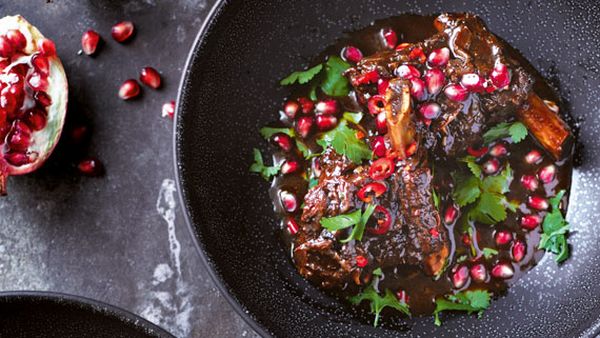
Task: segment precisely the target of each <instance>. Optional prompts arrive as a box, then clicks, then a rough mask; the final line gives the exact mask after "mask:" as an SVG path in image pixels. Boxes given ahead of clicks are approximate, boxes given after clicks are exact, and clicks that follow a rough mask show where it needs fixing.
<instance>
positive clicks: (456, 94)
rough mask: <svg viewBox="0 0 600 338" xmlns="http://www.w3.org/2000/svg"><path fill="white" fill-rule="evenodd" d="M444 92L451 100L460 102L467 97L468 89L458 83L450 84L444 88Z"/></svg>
mask: <svg viewBox="0 0 600 338" xmlns="http://www.w3.org/2000/svg"><path fill="white" fill-rule="evenodd" d="M444 94H445V95H446V97H448V98H449V99H450V100H452V101H456V102H462V101H464V100H466V99H467V97H469V91H467V90H466V89H465V88H463V86H461V85H459V84H450V85H448V86H446V88H445V89H444Z"/></svg>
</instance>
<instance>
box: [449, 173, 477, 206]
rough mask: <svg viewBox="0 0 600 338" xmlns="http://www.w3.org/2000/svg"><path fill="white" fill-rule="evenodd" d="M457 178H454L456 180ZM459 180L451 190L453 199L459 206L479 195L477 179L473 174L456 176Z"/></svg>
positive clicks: (473, 200)
mask: <svg viewBox="0 0 600 338" xmlns="http://www.w3.org/2000/svg"><path fill="white" fill-rule="evenodd" d="M456 180H457V179H455V181H456ZM458 180H460V181H459V182H456V183H457V187H456V189H454V191H453V192H452V197H453V198H454V201H456V203H458V205H459V206H461V207H464V206H465V205H468V204H471V203H473V202H475V201H476V200H477V199H478V198H479V196H480V195H481V189H480V188H479V179H478V178H477V177H474V176H470V177H468V178H458Z"/></svg>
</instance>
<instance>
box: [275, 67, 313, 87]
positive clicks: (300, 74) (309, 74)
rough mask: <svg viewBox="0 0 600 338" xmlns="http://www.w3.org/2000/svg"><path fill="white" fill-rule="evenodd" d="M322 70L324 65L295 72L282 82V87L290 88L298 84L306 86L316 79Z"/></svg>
mask: <svg viewBox="0 0 600 338" xmlns="http://www.w3.org/2000/svg"><path fill="white" fill-rule="evenodd" d="M322 69H323V65H322V64H318V65H316V66H314V67H312V68H309V69H307V70H303V71H297V72H293V73H292V74H290V75H288V76H287V77H286V78H285V79H283V80H281V82H279V84H281V85H282V86H288V85H291V84H294V83H296V82H297V83H299V84H305V83H307V82H308V81H310V80H312V78H313V77H315V76H316V75H317V74H319V73H320V72H321V70H322Z"/></svg>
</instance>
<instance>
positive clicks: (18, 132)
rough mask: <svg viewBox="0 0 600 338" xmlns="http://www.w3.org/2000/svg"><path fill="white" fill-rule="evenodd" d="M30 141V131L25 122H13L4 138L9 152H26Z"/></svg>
mask: <svg viewBox="0 0 600 338" xmlns="http://www.w3.org/2000/svg"><path fill="white" fill-rule="evenodd" d="M30 139H31V129H30V128H29V126H27V124H25V122H22V121H19V120H17V121H15V122H14V123H13V125H12V128H11V129H10V132H9V134H8V136H7V138H6V142H7V143H8V144H9V145H10V149H11V150H16V151H26V150H27V147H29V141H30Z"/></svg>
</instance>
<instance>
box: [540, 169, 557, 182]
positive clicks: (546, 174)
mask: <svg viewBox="0 0 600 338" xmlns="http://www.w3.org/2000/svg"><path fill="white" fill-rule="evenodd" d="M555 176H556V167H555V166H554V165H552V164H550V165H547V166H545V167H543V168H542V169H540V171H539V172H538V177H539V178H540V180H541V181H542V182H544V183H546V184H548V183H550V182H552V181H553V180H554V177H555Z"/></svg>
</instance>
